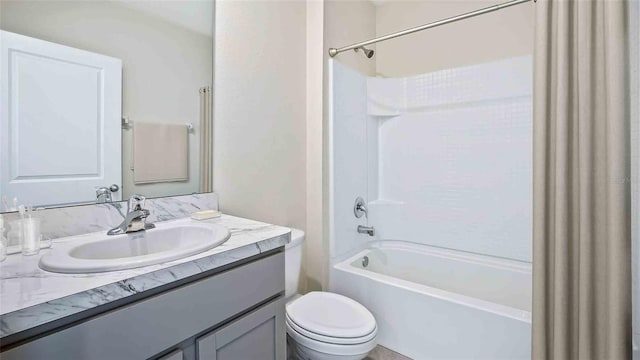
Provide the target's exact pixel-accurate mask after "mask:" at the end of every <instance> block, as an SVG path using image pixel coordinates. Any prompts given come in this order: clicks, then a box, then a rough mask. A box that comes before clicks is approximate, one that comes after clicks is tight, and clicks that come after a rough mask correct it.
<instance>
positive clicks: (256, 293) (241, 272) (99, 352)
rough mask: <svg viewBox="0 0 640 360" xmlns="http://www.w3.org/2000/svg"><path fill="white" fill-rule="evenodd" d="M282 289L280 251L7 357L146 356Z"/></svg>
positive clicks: (21, 359)
mask: <svg viewBox="0 0 640 360" xmlns="http://www.w3.org/2000/svg"><path fill="white" fill-rule="evenodd" d="M283 290H284V254H283V253H282V252H280V253H276V254H274V255H271V256H268V257H266V258H263V259H260V260H256V261H254V262H251V263H249V264H246V265H242V266H239V267H237V268H233V269H231V270H228V271H226V272H222V273H220V274H216V275H214V276H211V277H208V278H205V279H202V280H198V281H195V282H193V283H190V284H187V285H184V286H182V287H179V288H177V289H173V290H169V291H167V292H165V293H161V294H159V295H156V296H153V297H151V298H148V299H144V300H141V301H138V302H135V303H132V304H129V305H126V306H123V307H121V308H118V309H115V310H113V311H111V312H108V313H105V314H103V315H99V316H96V317H94V318H92V319H90V320H87V321H85V322H82V323H80V324H78V325H76V326H73V327H69V328H66V329H64V330H61V331H59V332H56V333H53V334H51V335H48V336H45V337H42V338H39V339H36V340H33V341H31V342H28V343H26V344H24V345H21V346H18V347H15V348H13V349H10V350H8V351H6V352H3V353H2V359H3V360H14V359H15V360H18V359H19V360H24V359H41V358H46V359H51V360H53V359H64V360H67V359H96V360H102V359H105V360H112V359H146V358H149V357H151V356H153V355H154V354H157V353H159V352H161V351H163V350H165V349H167V348H170V347H171V346H174V345H175V344H177V343H179V342H181V341H183V340H185V339H188V338H190V337H192V336H193V335H195V334H197V333H200V332H203V331H205V330H207V329H209V328H211V327H213V326H215V325H217V324H220V323H222V322H224V321H225V320H226V319H229V318H231V317H233V316H235V315H236V314H239V313H242V312H243V311H245V310H247V309H249V308H251V307H253V306H255V305H256V304H258V303H260V302H262V301H264V300H266V299H268V298H270V297H273V296H274V295H276V294H279V293H280V292H282V291H283Z"/></svg>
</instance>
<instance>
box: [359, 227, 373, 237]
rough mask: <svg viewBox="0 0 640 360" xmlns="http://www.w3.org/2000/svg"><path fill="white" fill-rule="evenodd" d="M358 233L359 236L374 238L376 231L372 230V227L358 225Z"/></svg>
mask: <svg viewBox="0 0 640 360" xmlns="http://www.w3.org/2000/svg"><path fill="white" fill-rule="evenodd" d="M358 232H359V233H360V234H367V235H369V236H374V235H375V234H376V229H374V228H373V226H362V225H358Z"/></svg>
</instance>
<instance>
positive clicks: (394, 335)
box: [331, 241, 531, 360]
mask: <svg viewBox="0 0 640 360" xmlns="http://www.w3.org/2000/svg"><path fill="white" fill-rule="evenodd" d="M365 256H366V257H367V258H368V265H367V266H366V267H364V266H363V259H364V258H365ZM331 290H332V291H334V292H337V293H340V294H343V295H346V296H349V297H351V298H353V299H355V300H357V301H359V302H360V303H362V304H363V305H365V306H366V307H367V308H368V309H369V310H371V312H372V313H373V314H374V316H375V318H376V321H377V322H378V329H379V332H378V340H379V344H380V345H383V346H385V347H387V348H390V349H392V350H395V351H398V352H400V353H402V354H405V355H407V356H409V357H411V358H413V359H417V360H422V359H425V360H426V359H438V360H440V359H461V360H463V359H464V360H466V359H491V360H500V359H505V360H516V359H530V352H531V345H530V341H531V340H530V339H531V265H530V264H529V263H523V262H518V261H512V260H506V259H499V258H494V257H488V256H482V255H475V254H469V253H463V252H458V251H453V250H446V249H441V248H435V247H430V246H426V245H416V244H411V243H403V242H399V241H383V242H377V243H372V245H371V248H369V249H367V250H364V251H362V252H360V253H358V254H357V255H354V256H352V257H351V258H349V259H347V260H345V261H343V262H340V263H338V264H336V265H335V266H334V267H333V269H332V272H331Z"/></svg>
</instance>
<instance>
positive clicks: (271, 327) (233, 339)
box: [196, 299, 286, 360]
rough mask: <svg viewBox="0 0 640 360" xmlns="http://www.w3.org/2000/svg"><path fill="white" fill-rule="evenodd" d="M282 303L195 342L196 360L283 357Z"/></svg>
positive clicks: (270, 358) (270, 306) (249, 359)
mask: <svg viewBox="0 0 640 360" xmlns="http://www.w3.org/2000/svg"><path fill="white" fill-rule="evenodd" d="M283 328H284V302H283V299H278V300H276V301H274V302H271V303H269V304H267V305H265V306H263V307H261V308H259V309H257V310H255V311H254V312H252V313H250V314H248V315H246V316H245V317H243V318H241V319H239V320H236V321H234V322H233V323H231V324H229V325H227V326H225V327H223V328H221V329H219V330H215V331H212V332H211V333H209V334H206V335H204V336H201V337H199V338H197V339H196V345H197V349H198V352H197V353H198V360H238V359H243V360H252V359H255V360H278V359H284V358H285V351H286V350H285V347H284V344H285V343H286V339H285V333H284V331H278V330H279V329H283Z"/></svg>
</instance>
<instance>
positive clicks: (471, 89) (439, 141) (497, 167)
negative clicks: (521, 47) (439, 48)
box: [368, 56, 533, 262]
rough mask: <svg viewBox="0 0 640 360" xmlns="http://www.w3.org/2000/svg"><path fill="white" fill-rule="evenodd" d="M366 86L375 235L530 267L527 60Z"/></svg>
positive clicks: (374, 80) (529, 78) (373, 80)
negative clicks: (372, 141) (370, 120)
mask: <svg viewBox="0 0 640 360" xmlns="http://www.w3.org/2000/svg"><path fill="white" fill-rule="evenodd" d="M368 85H369V86H368V96H369V101H370V104H369V114H371V115H373V118H375V119H376V120H374V121H373V123H372V124H371V125H373V127H375V129H377V133H376V132H375V131H372V132H371V133H370V136H371V137H373V138H375V139H376V140H377V141H378V142H379V143H378V146H377V149H375V148H374V149H373V151H370V153H369V156H370V158H376V157H377V159H376V161H372V160H371V159H370V160H369V163H370V164H371V165H370V167H372V166H376V165H377V166H379V168H377V169H374V168H370V169H369V189H370V194H371V195H370V197H369V202H370V218H369V222H370V223H371V224H372V225H373V226H375V227H376V230H377V237H378V238H379V239H384V240H389V239H393V240H404V241H410V242H414V243H420V244H427V245H435V246H440V247H445V248H450V249H457V250H462V251H467V252H474V253H479V254H486V255H492V256H497V257H503V258H509V259H516V260H520V261H526V262H530V261H531V231H532V229H531V223H532V214H531V208H532V183H531V179H532V167H533V165H532V156H533V155H532V121H531V120H532V60H531V57H530V56H523V57H516V58H510V59H504V60H500V61H493V62H489V63H484V64H478V65H474V66H467V67H461V68H454V69H449V70H443V71H437V72H432V73H427V74H422V75H417V76H412V77H407V78H390V79H382V78H369V83H368ZM376 150H377V151H376ZM375 182H378V183H377V184H375ZM376 187H377V194H375V193H374V192H372V191H371V190H374V189H375V188H376ZM374 191H375V190H374Z"/></svg>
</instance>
